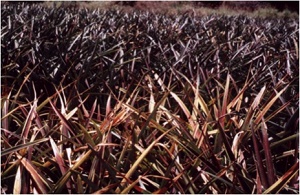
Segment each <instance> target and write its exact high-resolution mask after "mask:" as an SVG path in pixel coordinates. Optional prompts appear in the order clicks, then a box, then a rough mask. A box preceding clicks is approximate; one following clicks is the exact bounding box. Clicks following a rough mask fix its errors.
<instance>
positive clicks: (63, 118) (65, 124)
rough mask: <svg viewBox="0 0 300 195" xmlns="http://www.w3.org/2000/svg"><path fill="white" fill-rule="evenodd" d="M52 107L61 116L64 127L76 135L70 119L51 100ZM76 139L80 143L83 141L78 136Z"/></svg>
mask: <svg viewBox="0 0 300 195" xmlns="http://www.w3.org/2000/svg"><path fill="white" fill-rule="evenodd" d="M49 103H50V105H51V107H52V108H53V110H54V112H55V113H56V115H57V116H58V117H59V118H60V120H61V122H62V125H63V127H65V128H67V129H68V130H69V131H70V132H71V133H72V135H74V136H75V133H74V132H73V130H72V129H73V128H72V126H71V124H70V123H69V121H68V120H67V119H66V118H65V117H64V115H63V114H62V113H60V112H59V110H57V108H56V107H55V106H54V105H53V103H52V102H51V100H50V101H49ZM76 140H77V141H78V143H81V142H80V141H79V140H78V138H76Z"/></svg>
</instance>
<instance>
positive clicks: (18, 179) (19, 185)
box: [13, 165, 22, 194]
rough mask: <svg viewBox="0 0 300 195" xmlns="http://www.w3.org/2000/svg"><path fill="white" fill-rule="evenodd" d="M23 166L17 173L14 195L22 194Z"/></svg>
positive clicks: (19, 167)
mask: <svg viewBox="0 0 300 195" xmlns="http://www.w3.org/2000/svg"><path fill="white" fill-rule="evenodd" d="M21 166H22V165H20V166H18V169H17V173H16V176H15V183H14V188H13V194H21V189H22V170H21V169H22V167H21Z"/></svg>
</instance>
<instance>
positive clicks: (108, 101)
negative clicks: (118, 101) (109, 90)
mask: <svg viewBox="0 0 300 195" xmlns="http://www.w3.org/2000/svg"><path fill="white" fill-rule="evenodd" d="M110 112H111V94H109V96H108V99H107V103H106V110H105V115H106V116H108V115H109V113H110Z"/></svg>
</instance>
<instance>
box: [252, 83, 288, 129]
mask: <svg viewBox="0 0 300 195" xmlns="http://www.w3.org/2000/svg"><path fill="white" fill-rule="evenodd" d="M287 88H288V85H287V86H286V87H285V88H283V89H282V90H281V91H280V92H279V93H277V94H276V96H275V97H273V98H272V100H271V101H269V102H268V104H267V105H266V106H265V107H264V108H263V109H262V111H261V112H260V113H259V115H258V116H257V118H256V119H255V123H256V124H259V123H260V121H261V120H262V117H263V116H264V115H265V114H266V113H267V111H269V110H270V107H271V106H272V105H273V104H274V103H275V101H276V100H277V99H278V98H279V97H280V95H281V94H282V93H283V92H284V91H285V90H286V89H287Z"/></svg>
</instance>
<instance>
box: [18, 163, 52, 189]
mask: <svg viewBox="0 0 300 195" xmlns="http://www.w3.org/2000/svg"><path fill="white" fill-rule="evenodd" d="M19 158H20V159H21V163H22V165H23V166H24V167H25V168H26V170H27V171H28V172H29V173H30V176H31V178H32V180H33V181H34V183H35V184H36V187H37V190H38V191H39V193H43V194H47V188H46V186H45V184H47V181H45V180H44V179H43V178H42V177H41V176H40V174H39V173H38V172H37V170H38V169H37V168H36V167H35V166H34V165H33V164H32V163H31V162H30V161H29V160H28V159H27V158H22V157H19Z"/></svg>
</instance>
